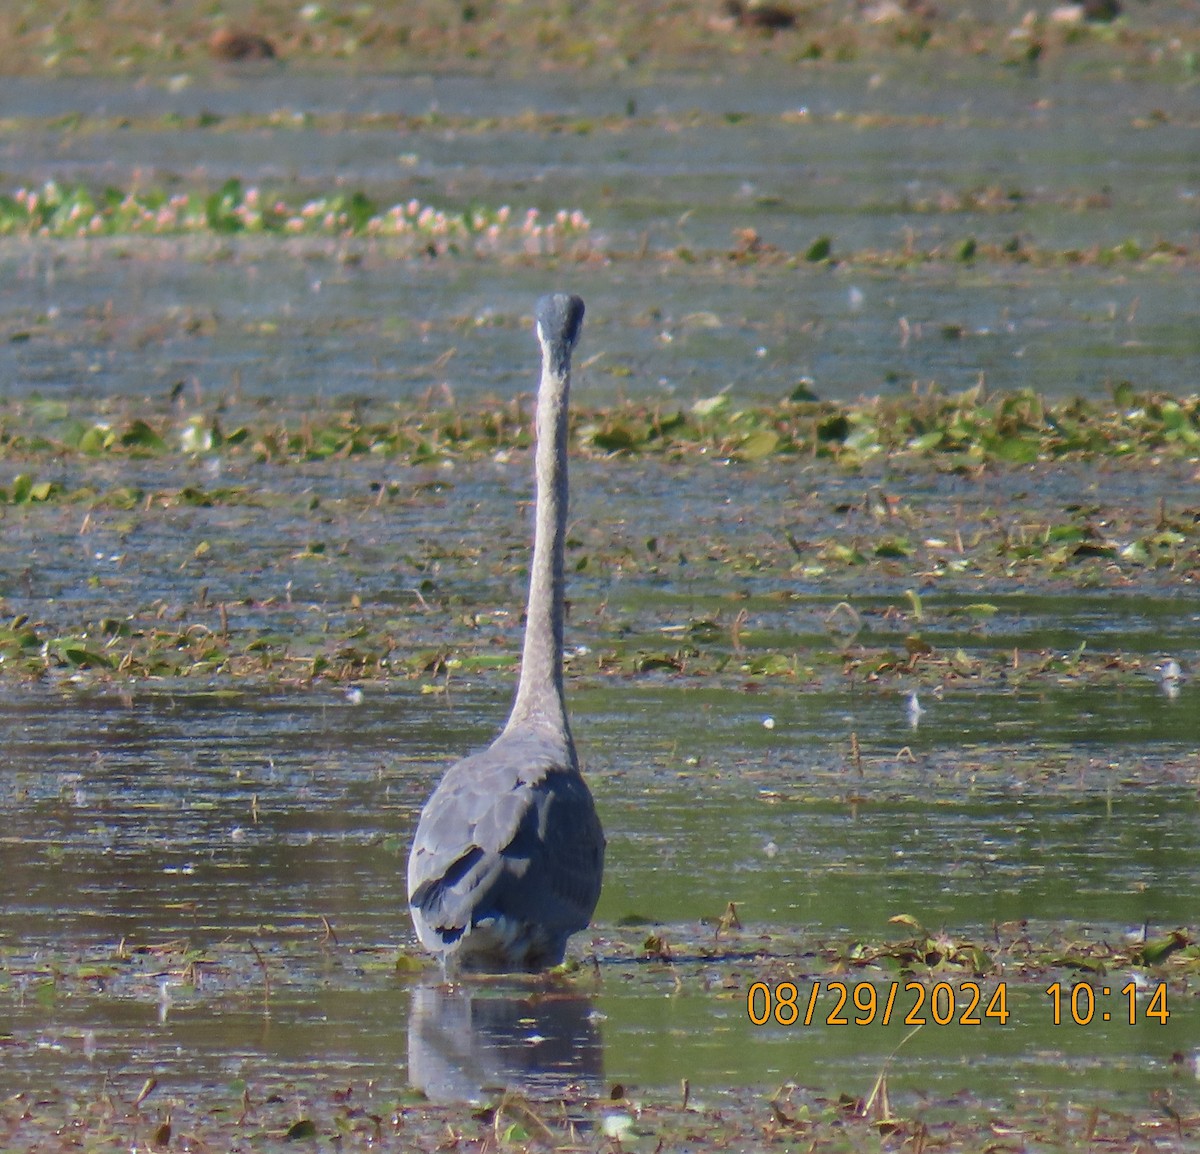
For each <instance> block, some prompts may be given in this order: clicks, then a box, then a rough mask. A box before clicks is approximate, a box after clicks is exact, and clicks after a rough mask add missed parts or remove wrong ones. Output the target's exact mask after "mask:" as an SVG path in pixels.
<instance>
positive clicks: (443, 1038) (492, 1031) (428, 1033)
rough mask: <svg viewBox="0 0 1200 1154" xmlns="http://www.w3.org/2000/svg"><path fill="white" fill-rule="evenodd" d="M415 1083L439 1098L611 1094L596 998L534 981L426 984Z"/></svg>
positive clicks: (415, 1040) (414, 1033) (419, 1006)
mask: <svg viewBox="0 0 1200 1154" xmlns="http://www.w3.org/2000/svg"><path fill="white" fill-rule="evenodd" d="M408 1080H409V1082H410V1083H411V1084H412V1086H413V1087H414V1088H415V1089H417V1090H420V1091H421V1092H422V1093H424V1094H425V1096H426V1097H427V1098H428V1099H429V1100H430V1101H431V1102H441V1103H449V1102H479V1101H482V1100H484V1099H485V1098H489V1097H491V1096H493V1095H494V1093H495V1092H496V1091H504V1090H517V1091H520V1092H521V1093H522V1094H524V1095H526V1096H527V1097H529V1098H534V1099H538V1098H553V1097H562V1096H563V1095H564V1094H568V1093H573V1094H584V1095H587V1096H595V1095H597V1094H599V1093H601V1092H602V1091H603V1081H604V1048H603V1043H602V1040H601V1037H600V1029H599V1026H598V1024H597V1015H596V1013H595V1010H594V1008H593V1005H592V1000H591V998H589V997H586V996H584V995H581V994H579V993H578V992H576V991H574V990H571V991H565V990H564V991H558V990H554V989H547V988H546V987H545V986H541V987H538V988H536V989H531V988H529V987H528V986H526V987H520V986H504V987H497V986H496V985H495V984H493V983H487V984H486V985H473V986H464V985H444V984H422V985H418V986H414V987H413V991H412V1006H411V1009H410V1012H409V1016H408Z"/></svg>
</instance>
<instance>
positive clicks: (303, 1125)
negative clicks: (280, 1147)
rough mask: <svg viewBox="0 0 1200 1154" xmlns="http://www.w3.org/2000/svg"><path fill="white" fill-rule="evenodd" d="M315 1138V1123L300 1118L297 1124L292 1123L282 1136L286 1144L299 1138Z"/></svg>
mask: <svg viewBox="0 0 1200 1154" xmlns="http://www.w3.org/2000/svg"><path fill="white" fill-rule="evenodd" d="M316 1136H317V1126H316V1123H315V1122H313V1121H312V1119H311V1118H301V1119H300V1121H299V1122H293V1123H292V1124H291V1126H289V1127H288V1131H287V1133H286V1134H284V1138H285V1139H286V1140H287V1141H288V1142H295V1141H297V1140H299V1139H301V1138H315V1137H316Z"/></svg>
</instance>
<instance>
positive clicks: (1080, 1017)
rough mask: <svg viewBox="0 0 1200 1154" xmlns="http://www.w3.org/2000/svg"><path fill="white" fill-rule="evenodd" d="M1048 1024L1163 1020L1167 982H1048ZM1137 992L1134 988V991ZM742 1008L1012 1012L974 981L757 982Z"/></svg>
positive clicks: (867, 1015) (785, 1013)
mask: <svg viewBox="0 0 1200 1154" xmlns="http://www.w3.org/2000/svg"><path fill="white" fill-rule="evenodd" d="M1042 994H1043V996H1044V997H1045V998H1046V1007H1047V1009H1048V1012H1049V1015H1050V1024H1051V1025H1054V1026H1061V1025H1076V1026H1088V1025H1091V1024H1092V1023H1099V1022H1116V1023H1124V1024H1126V1025H1130V1026H1135V1025H1137V1024H1138V1023H1139V1022H1151V1023H1154V1022H1157V1023H1158V1024H1160V1025H1165V1024H1166V1022H1167V1019H1168V1018H1169V1017H1170V1016H1171V1012H1170V1010H1169V1009H1168V1008H1167V987H1166V984H1165V983H1162V982H1160V983H1159V984H1158V985H1157V986H1155V987H1153V988H1146V987H1141V986H1139V985H1138V983H1136V982H1126V983H1125V985H1123V986H1120V987H1114V986H1103V985H1096V984H1095V983H1093V982H1075V983H1074V984H1073V985H1064V984H1063V983H1062V982H1052V983H1051V984H1050V985H1049V986H1047V987H1046V988H1045V989H1044V990H1043V991H1042ZM1139 995H1140V996H1139ZM746 1013H747V1014H748V1015H749V1018H750V1021H751V1023H752V1024H753V1025H755V1026H766V1025H768V1024H769V1025H775V1026H813V1025H817V1026H821V1025H825V1026H870V1025H874V1024H875V1023H878V1024H880V1025H883V1026H887V1025H890V1024H891V1023H892V1022H894V1021H895V1022H902V1023H903V1024H904V1025H906V1026H924V1025H927V1024H930V1023H931V1024H933V1025H935V1026H949V1025H959V1026H982V1025H986V1024H987V1023H989V1022H992V1023H995V1024H997V1025H1004V1024H1005V1023H1006V1022H1007V1021H1008V1020H1009V1018H1010V1017H1011V1016H1012V1011H1011V1010H1010V1009H1009V1008H1008V984H1007V983H1006V982H998V983H997V984H996V985H995V986H990V987H986V988H985V987H984V986H981V985H980V984H979V983H978V982H956V983H951V982H935V983H934V984H933V985H927V984H926V983H924V982H916V981H913V982H903V983H901V982H880V983H874V982H854V983H850V982H842V981H820V980H818V981H814V982H811V983H801V984H800V985H797V984H796V983H795V982H777V983H776V984H775V985H773V986H770V985H768V984H767V983H766V982H755V983H754V984H753V985H752V986H751V987H750V989H749V990H748V991H747V993H746Z"/></svg>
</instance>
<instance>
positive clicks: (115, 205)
mask: <svg viewBox="0 0 1200 1154" xmlns="http://www.w3.org/2000/svg"><path fill="white" fill-rule="evenodd" d="M590 228H591V223H590V221H589V220H588V219H587V217H586V216H584V215H583V213H582V212H580V211H579V210H578V209H576V210H566V209H563V210H560V211H558V212H556V213H554V214H553V215H552V216H550V217H548V218H546V219H543V218H542V216H541V214H540V212H539V211H538V210H537V209H534V208H530V209H526V210H523V211H514V210H513V209H511V208H510V207H509V206H507V205H503V206H501V207H499V208H495V209H492V208H483V207H478V208H472V209H468V210H465V211H462V212H448V211H445V210H443V209H438V208H435V207H433V206H432V205H428V204H422V203H421V202H420V201H419V200H416V199H413V200H409V201H407V202H406V203H404V204H395V205H391V206H381V205H377V204H376V203H375V202H374V201H373V200H372V199H371V198H370V197H368V196H367V195H366V194H365V193H362V192H352V193H336V194H333V195H329V196H324V197H315V198H313V199H311V200H307V201H305V202H303V203H297V202H294V201H291V202H289V201H288V200H286V199H284V198H283V197H280V196H274V195H271V194H269V193H266V192H263V191H261V190H259V189H258V188H254V187H249V188H247V187H244V186H243V185H242V182H241V181H239V180H236V179H230V180H228V181H226V182H225V184H223V185H222V186H221V187H220V188H219V189H217V190H216V191H213V192H192V193H186V192H174V193H167V192H164V191H161V190H147V191H134V190H124V189H116V188H106V189H104V190H103V191H101V192H94V191H93V190H91V189H89V188H88V187H87V186H86V185H83V184H73V185H60V184H59V183H58V182H56V181H53V180H51V181H47V182H46V183H45V184H44V185H42V186H41V187H40V188H32V189H29V188H19V189H17V190H16V191H15V192H14V193H13V194H11V195H7V196H0V236H13V235H17V236H32V237H58V238H81V237H105V236H178V235H183V234H193V233H214V234H217V235H232V234H256V233H266V234H276V235H279V236H334V237H345V236H366V237H379V238H387V239H389V240H392V241H407V242H410V243H411V244H412V245H413V246H414V247H415V248H417V249H419V250H422V251H425V250H429V251H431V252H443V253H449V252H469V253H471V254H473V255H485V254H500V253H517V254H523V255H545V254H548V253H558V252H561V251H563V250H564V248H567V247H570V246H572V245H573V244H574V243H575V242H578V241H581V240H586V237H587V235H588V233H589V230H590Z"/></svg>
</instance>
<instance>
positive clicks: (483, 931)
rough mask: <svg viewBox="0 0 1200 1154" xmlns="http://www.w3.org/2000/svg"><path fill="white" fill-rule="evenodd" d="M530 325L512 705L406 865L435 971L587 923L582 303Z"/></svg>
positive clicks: (433, 804)
mask: <svg viewBox="0 0 1200 1154" xmlns="http://www.w3.org/2000/svg"><path fill="white" fill-rule="evenodd" d="M535 317H536V321H537V336H538V341H539V343H540V344H541V348H542V380H541V385H540V387H539V389H538V401H537V451H536V457H535V471H536V481H537V494H536V497H537V499H536V506H535V521H534V533H533V561H532V564H531V566H530V573H529V604H528V609H527V612H526V619H525V647H524V650H523V653H522V657H521V676H520V680H519V681H518V683H517V695H516V700H515V701H514V702H513V707H512V713H511V715H510V716H509V719H508V724H507V725H506V726H505V727H504V731H503V732H502V733H501V734H500V736H499V737H498V738H496V740H495V741H494V742H492V744H491V745H490V746H488V748H487V749H484V750H481V751H480V752H478V753H473V754H471V755H470V756H469V757H465V758H463V760H462V761H460V762H458V763H457V764H455V765H453V766H451V767H450V769H449V770H447V771H446V776H445V777H443V778H442V780H441V783H440V784H439V785H438V787H437V789H435V790H434V791H433V795H432V796H431V797H430V799H429V800H428V801H427V802H426V803H425V808H424V809H423V810H422V811H421V820H420V822H419V823H418V824H417V833H416V837H415V838H414V840H413V848H412V854H411V855H410V856H409V859H408V901H409V907H410V909H411V911H412V918H413V923H414V924H415V926H416V929H417V936H418V937H419V938H420V939H421V944H422V945H423V946H424V947H425V948H426V949H427V950H429V951H430V952H431V953H433V954H435V955H437V957H438V959H439V960H440V961H441V963H442V968H443V971H447V972H453V971H460V970H481V971H490V972H508V971H514V970H541V969H545V968H546V967H548V966H554V965H558V963H559V962H561V961H562V959H563V953H564V951H565V950H566V945H567V938H569V937H570V936H571V935H572V934H573V933H576V932H577V931H579V930H582V929H584V928H586V926H587V924H588V922H589V921H590V919H591V916H592V911H593V910H594V909H595V908H596V902H597V900H598V899H599V897H600V883H601V879H602V877H603V873H604V832H603V830H602V829H601V828H600V819H599V818H598V817H597V816H596V807H595V804H594V803H593V801H592V795H591V792H590V791H589V790H588V787H587V783H586V782H585V781H584V780H583V775H582V774H581V773H580V772H579V762H578V759H577V758H576V756H575V743H574V741H573V740H572V738H571V726H570V723H569V722H568V720H567V708H566V703H565V701H564V699H563V670H562V647H563V584H564V582H563V541H564V538H565V536H566V529H567V399H568V394H569V391H570V382H571V352H572V350H573V349H574V348H575V342H576V341H577V340H578V339H579V331H580V329H581V328H582V326H583V301H582V300H580V299H579V297H576V296H567V295H566V294H563V293H559V294H556V295H554V296H548V297H543V298H542V299H541V300H540V301H538V303H537V307H536V309H535Z"/></svg>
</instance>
